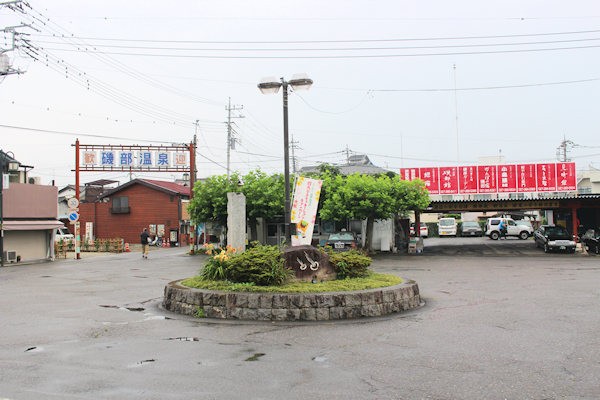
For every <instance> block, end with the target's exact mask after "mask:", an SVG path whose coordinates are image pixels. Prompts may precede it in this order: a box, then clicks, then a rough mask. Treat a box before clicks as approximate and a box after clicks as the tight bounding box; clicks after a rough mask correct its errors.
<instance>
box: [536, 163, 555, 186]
mask: <svg viewBox="0 0 600 400" xmlns="http://www.w3.org/2000/svg"><path fill="white" fill-rule="evenodd" d="M535 169H536V173H537V179H536V184H537V185H536V186H537V190H538V192H556V164H555V163H544V164H536V165H535Z"/></svg>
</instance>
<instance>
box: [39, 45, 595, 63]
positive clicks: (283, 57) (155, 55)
mask: <svg viewBox="0 0 600 400" xmlns="http://www.w3.org/2000/svg"><path fill="white" fill-rule="evenodd" d="M598 47H600V44H598V45H587V46H562V47H550V48H534V49H507V50H489V51H454V52H437V53H399V54H339V55H334V54H329V55H206V54H160V53H139V52H128V53H127V52H120V51H110V52H103V53H104V54H111V55H119V56H127V57H152V58H161V57H162V58H177V59H184V58H197V59H222V60H232V59H239V60H252V59H254V60H258V59H262V60H301V59H306V60H316V59H323V60H326V59H367V58H375V59H378V58H402V57H410V58H413V57H439V56H463V55H485V54H512V53H538V52H544V51H567V50H585V49H594V48H598ZM48 49H49V50H54V51H66V52H77V51H79V50H72V49H59V48H48Z"/></svg>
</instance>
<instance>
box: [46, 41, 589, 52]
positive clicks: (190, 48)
mask: <svg viewBox="0 0 600 400" xmlns="http://www.w3.org/2000/svg"><path fill="white" fill-rule="evenodd" d="M598 40H600V38H580V39H565V40H548V41H536V42H513V43H480V44H455V45H436V46H395V47H320V48H314V47H313V48H289V47H285V48H283V47H280V48H277V47H276V48H252V47H244V48H240V47H238V48H210V47H203V48H197V47H196V48H195V47H157V46H125V45H103V44H89V45H82V46H84V48H83V49H81V48H79V45H78V48H77V49H76V50H78V51H81V52H89V51H92V52H95V51H98V48H109V49H127V50H168V51H174V52H180V51H216V52H227V51H239V52H250V51H252V52H280V51H285V52H298V51H314V52H319V51H375V50H376V51H380V50H430V49H454V48H476V47H507V46H525V45H541V44H558V43H577V42H592V41H598ZM36 43H46V44H51V45H63V43H62V42H56V41H47V40H46V41H43V40H42V41H36ZM68 45H71V44H68ZM88 47H90V48H91V49H88ZM63 50H67V49H63Z"/></svg>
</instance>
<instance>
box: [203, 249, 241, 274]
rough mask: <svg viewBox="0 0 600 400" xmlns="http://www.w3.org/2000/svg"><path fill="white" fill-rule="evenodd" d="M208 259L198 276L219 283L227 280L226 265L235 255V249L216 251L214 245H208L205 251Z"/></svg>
mask: <svg viewBox="0 0 600 400" xmlns="http://www.w3.org/2000/svg"><path fill="white" fill-rule="evenodd" d="M204 250H205V252H206V254H208V255H209V256H210V257H209V258H208V261H207V262H206V265H205V266H204V268H203V269H202V272H201V273H200V276H201V277H202V278H204V279H209V280H214V281H219V280H224V279H227V265H228V263H229V260H230V259H231V257H232V256H233V254H235V249H234V248H233V247H231V246H228V247H227V248H226V249H216V248H215V247H214V245H212V244H211V245H208V246H207V247H206V248H205V249H204Z"/></svg>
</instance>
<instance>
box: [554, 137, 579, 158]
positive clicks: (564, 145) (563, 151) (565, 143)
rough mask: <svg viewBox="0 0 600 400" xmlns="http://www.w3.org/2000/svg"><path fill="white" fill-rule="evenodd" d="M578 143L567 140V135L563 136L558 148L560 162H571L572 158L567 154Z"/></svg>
mask: <svg viewBox="0 0 600 400" xmlns="http://www.w3.org/2000/svg"><path fill="white" fill-rule="evenodd" d="M576 146H577V145H576V144H575V143H573V142H572V141H571V140H567V138H566V137H565V136H563V140H562V141H561V142H560V145H559V146H558V147H557V148H556V159H557V160H558V161H560V162H569V161H571V159H570V158H569V155H568V154H567V153H568V152H569V151H571V149H572V148H573V147H576Z"/></svg>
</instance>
